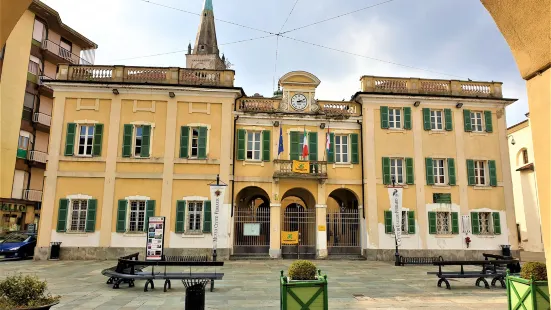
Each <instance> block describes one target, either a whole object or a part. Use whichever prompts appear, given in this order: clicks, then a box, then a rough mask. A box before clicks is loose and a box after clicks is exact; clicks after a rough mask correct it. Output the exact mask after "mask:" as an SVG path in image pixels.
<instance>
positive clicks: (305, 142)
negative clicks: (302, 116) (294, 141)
mask: <svg viewBox="0 0 551 310" xmlns="http://www.w3.org/2000/svg"><path fill="white" fill-rule="evenodd" d="M306 157H308V134H307V133H306V128H304V140H303V141H302V158H303V159H306Z"/></svg>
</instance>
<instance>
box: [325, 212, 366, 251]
mask: <svg viewBox="0 0 551 310" xmlns="http://www.w3.org/2000/svg"><path fill="white" fill-rule="evenodd" d="M326 232H327V253H328V254H329V255H331V254H346V255H356V254H357V255H360V254H361V252H362V251H361V244H360V214H359V212H358V209H348V208H346V209H345V208H342V209H340V210H337V211H329V210H328V211H327V230H326Z"/></svg>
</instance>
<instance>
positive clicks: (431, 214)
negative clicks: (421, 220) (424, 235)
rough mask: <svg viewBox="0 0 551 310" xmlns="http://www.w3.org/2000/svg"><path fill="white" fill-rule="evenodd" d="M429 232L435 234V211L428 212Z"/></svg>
mask: <svg viewBox="0 0 551 310" xmlns="http://www.w3.org/2000/svg"><path fill="white" fill-rule="evenodd" d="M429 234H431V235H434V234H436V212H429Z"/></svg>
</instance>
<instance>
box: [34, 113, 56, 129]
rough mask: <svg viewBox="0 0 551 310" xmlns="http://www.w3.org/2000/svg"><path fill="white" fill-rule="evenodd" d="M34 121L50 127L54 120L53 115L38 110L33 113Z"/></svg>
mask: <svg viewBox="0 0 551 310" xmlns="http://www.w3.org/2000/svg"><path fill="white" fill-rule="evenodd" d="M33 122H35V123H38V124H41V125H44V126H47V127H50V124H51V122H52V116H50V115H48V114H44V113H40V112H36V113H34V115H33Z"/></svg>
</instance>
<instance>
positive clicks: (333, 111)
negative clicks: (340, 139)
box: [238, 97, 361, 118]
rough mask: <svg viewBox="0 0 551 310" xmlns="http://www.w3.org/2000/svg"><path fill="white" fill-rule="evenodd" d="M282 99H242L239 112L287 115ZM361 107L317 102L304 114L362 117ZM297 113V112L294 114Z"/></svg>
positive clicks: (340, 103)
mask: <svg viewBox="0 0 551 310" xmlns="http://www.w3.org/2000/svg"><path fill="white" fill-rule="evenodd" d="M282 102H283V100H282V99H275V98H264V97H247V98H242V99H240V101H239V104H238V110H239V111H242V112H246V113H285V112H286V110H287V112H289V109H288V107H287V104H284V103H282ZM360 112H361V106H359V105H358V103H356V102H341V101H338V102H336V101H317V100H316V101H315V102H314V103H311V107H310V108H309V110H306V111H304V112H302V113H304V114H316V115H319V114H321V115H325V116H326V117H329V118H348V117H351V116H360V115H361V113H360ZM292 113H296V112H292Z"/></svg>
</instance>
